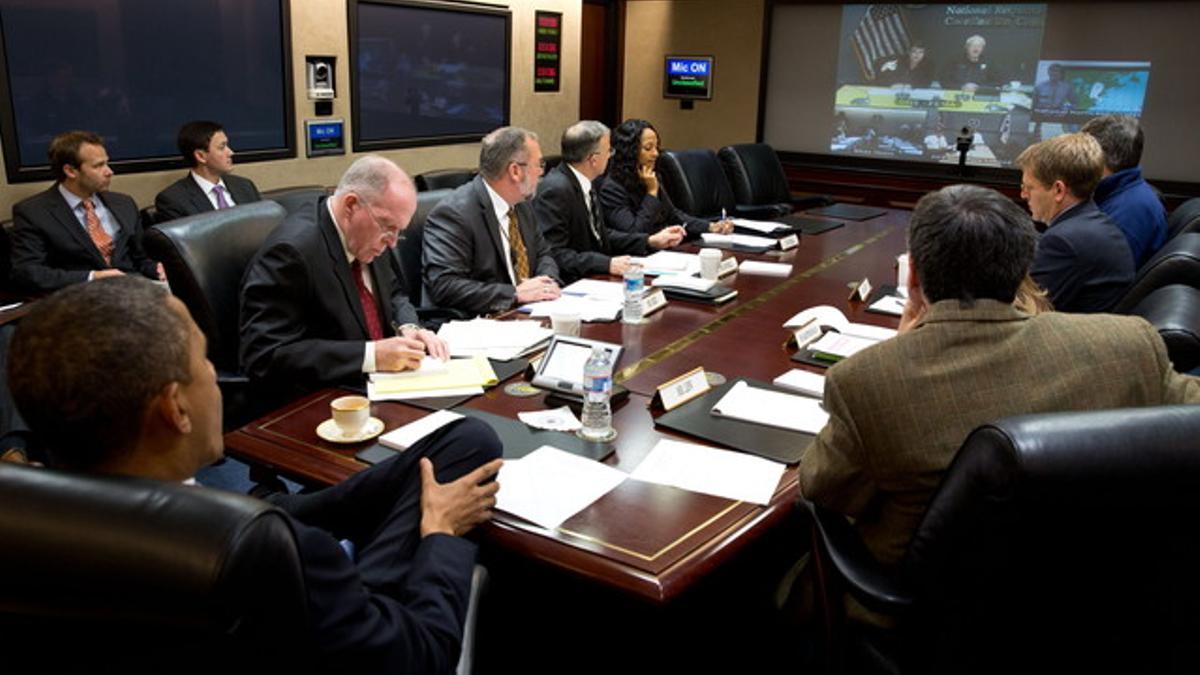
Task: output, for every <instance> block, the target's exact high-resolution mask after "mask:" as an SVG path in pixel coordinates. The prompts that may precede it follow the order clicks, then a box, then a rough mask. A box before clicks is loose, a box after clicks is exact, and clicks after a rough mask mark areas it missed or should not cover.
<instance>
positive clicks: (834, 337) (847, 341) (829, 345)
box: [808, 333, 876, 359]
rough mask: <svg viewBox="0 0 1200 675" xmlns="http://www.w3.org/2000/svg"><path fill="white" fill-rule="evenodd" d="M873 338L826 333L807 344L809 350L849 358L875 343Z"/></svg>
mask: <svg viewBox="0 0 1200 675" xmlns="http://www.w3.org/2000/svg"><path fill="white" fill-rule="evenodd" d="M875 343H876V341H875V340H871V339H868V338H861V337H858V336H857V335H842V334H841V333H826V334H825V335H823V336H822V337H821V339H820V340H817V341H816V342H813V343H811V344H809V345H808V349H809V351H814V352H821V353H823V354H832V355H833V356H836V357H838V358H842V359H845V358H849V357H851V356H854V355H855V354H857V353H859V352H861V351H862V350H864V349H866V348H867V347H870V346H871V345H873V344H875Z"/></svg>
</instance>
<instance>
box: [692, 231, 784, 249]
mask: <svg viewBox="0 0 1200 675" xmlns="http://www.w3.org/2000/svg"><path fill="white" fill-rule="evenodd" d="M700 237H701V238H702V239H703V240H704V243H706V244H729V245H736V246H755V247H761V246H767V247H774V246H776V245H777V244H778V243H779V242H778V241H777V240H775V239H771V238H769V237H756V236H754V235H752V234H720V233H718V232H705V233H703V234H701V235H700Z"/></svg>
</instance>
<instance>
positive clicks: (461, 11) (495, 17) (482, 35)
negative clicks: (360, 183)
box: [350, 0, 510, 150]
mask: <svg viewBox="0 0 1200 675" xmlns="http://www.w3.org/2000/svg"><path fill="white" fill-rule="evenodd" d="M351 12H352V16H353V19H352V26H351V43H350V49H351V57H350V58H351V64H352V70H353V73H352V74H353V77H352V80H353V82H352V85H351V86H352V88H353V100H354V106H353V109H354V115H355V123H354V125H353V129H354V137H355V138H354V141H355V149H356V150H357V149H371V148H388V147H403V146H405V145H424V144H428V143H431V142H434V141H441V142H445V141H447V140H478V139H479V138H481V137H483V135H484V134H486V133H487V132H489V131H491V130H492V129H495V128H496V127H499V126H504V125H506V124H508V90H509V86H508V82H509V79H508V78H509V40H510V14H509V12H508V10H507V9H503V8H496V9H492V8H487V7H479V6H472V7H464V6H462V5H457V6H454V5H449V4H445V5H443V4H435V3H412V4H408V3H404V2H367V1H364V0H358V1H357V2H354V3H353V5H352V9H351Z"/></svg>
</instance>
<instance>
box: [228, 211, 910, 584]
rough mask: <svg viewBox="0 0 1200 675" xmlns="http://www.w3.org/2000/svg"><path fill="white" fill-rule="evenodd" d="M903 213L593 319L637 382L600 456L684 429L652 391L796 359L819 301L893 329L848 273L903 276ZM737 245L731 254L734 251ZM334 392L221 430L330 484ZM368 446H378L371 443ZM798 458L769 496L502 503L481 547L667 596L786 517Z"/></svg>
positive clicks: (876, 278) (533, 402)
mask: <svg viewBox="0 0 1200 675" xmlns="http://www.w3.org/2000/svg"><path fill="white" fill-rule="evenodd" d="M907 224H908V213H907V212H904V211H889V212H888V213H887V214H886V215H884V216H880V217H877V218H874V219H871V220H868V221H865V222H847V223H846V225H845V227H842V228H839V229H836V230H832V231H829V232H826V233H824V234H820V235H815V236H810V237H802V239H801V244H800V246H799V248H797V249H793V250H792V251H788V252H786V253H782V254H781V253H778V252H777V253H774V254H762V255H748V254H741V253H738V254H735V255H736V256H737V257H738V258H739V259H745V258H749V259H757V260H766V261H778V262H789V263H791V264H792V271H791V274H790V276H788V277H787V278H778V277H768V276H756V275H746V274H738V275H735V276H733V277H726V278H725V279H724V280H723V283H726V284H728V285H731V286H733V287H734V288H736V289H737V290H738V297H737V298H736V299H735V300H733V301H731V302H729V303H726V304H724V305H719V306H715V307H714V306H706V305H699V304H693V303H687V302H682V301H671V302H670V303H669V305H668V306H667V307H666V308H665V309H664V310H662V311H660V312H658V313H656V314H654V315H652V316H651V317H650V318H649V319H648V321H647V322H646V323H644V324H641V325H625V324H622V323H619V322H615V323H606V324H605V323H598V324H585V326H584V330H583V334H584V337H589V338H594V339H598V340H605V341H610V342H621V343H622V344H624V345H625V355H624V356H623V357H622V364H623V365H622V367H621V368H620V369H619V370H618V372H617V373H616V379H617V380H618V381H621V382H623V383H624V385H625V386H626V387H628V388H629V389H630V390H631V395H630V397H629V399H628V400H627V401H625V402H624V403H623V404H621V405H620V406H618V407H617V408H616V409H615V410H614V420H613V423H614V426H615V427H616V429H617V430H618V432H619V436H618V438H617V440H616V441H615V442H614V453H613V454H612V455H611V456H610V457H609V458H607V459H606V460H605V461H606V462H608V463H610V464H613V465H615V466H616V467H617V468H619V469H621V470H623V471H627V472H629V471H632V470H633V469H634V468H635V467H636V466H637V465H638V464H639V463H640V462H641V461H642V459H643V458H644V457H645V456H646V454H647V453H648V452H649V451H650V450H651V448H653V446H654V445H655V443H656V442H657V441H658V440H659V439H660V438H664V437H676V438H677V437H679V436H678V435H676V434H673V433H672V432H669V431H667V430H665V429H662V430H660V429H657V428H656V427H655V425H654V414H653V413H652V412H651V410H650V407H649V403H650V397H651V396H652V394H653V393H654V391H655V388H656V387H657V386H658V385H659V384H662V383H663V382H665V381H667V380H669V379H671V378H673V377H676V376H678V375H680V374H682V373H684V372H687V371H688V370H691V369H692V368H695V367H697V366H704V367H705V369H706V370H709V371H715V372H719V373H721V374H723V375H724V376H726V377H728V378H731V379H732V378H734V377H740V376H746V377H751V378H755V379H760V380H767V381H770V380H771V379H773V378H774V377H776V376H778V375H780V374H781V373H783V372H785V371H787V370H788V369H789V368H793V367H802V366H800V365H799V364H797V363H795V362H793V361H790V359H789V357H790V355H791V352H792V351H794V348H790V347H788V346H787V344H786V343H787V338H788V337H789V333H788V331H787V330H785V329H783V328H782V324H783V323H784V321H785V320H786V319H788V318H789V317H790V316H792V315H793V314H795V313H796V312H798V311H800V310H802V309H805V308H808V307H811V306H814V305H820V304H829V305H833V306H835V307H838V308H839V309H841V310H842V311H844V312H845V313H846V315H847V316H848V317H849V318H850V320H851V321H860V322H866V323H875V324H879V325H885V326H891V327H894V326H895V325H896V323H897V320H896V319H895V318H892V317H888V316H883V315H878V314H872V313H867V312H865V309H866V307H865V303H862V302H849V301H848V300H847V298H848V296H849V292H850V291H849V288H848V286H847V285H848V283H850V282H854V281H858V280H861V279H862V278H863V277H868V276H869V277H870V279H871V281H872V283H873V285H875V286H879V285H882V284H885V283H894V281H895V271H894V269H893V267H894V261H895V257H896V256H897V255H898V254H900V253H902V252H903V251H904V248H905V234H906V231H907ZM727 255H728V253H727ZM342 393H344V392H342V391H339V390H336V389H330V390H325V391H320V392H316V393H314V394H312V395H310V396H308V397H306V398H304V399H301V400H299V401H296V402H295V403H293V404H291V405H289V406H287V407H285V408H283V409H281V410H279V411H277V412H275V413H273V414H271V415H267V416H265V417H263V418H262V419H259V420H256V421H255V422H253V423H251V424H248V425H246V426H245V427H242V428H241V429H238V430H236V431H233V432H231V433H229V434H227V435H226V437H225V443H226V447H227V449H228V451H229V453H230V454H231V455H233V456H235V457H238V458H240V459H243V460H245V461H247V462H250V463H252V464H255V465H261V466H265V467H268V468H271V469H273V470H275V471H278V472H280V473H282V474H283V475H286V476H288V477H291V478H293V479H296V480H299V481H301V482H303V483H307V484H310V485H323V484H331V483H335V482H337V481H340V480H342V479H344V478H346V477H347V476H349V475H351V474H353V473H354V472H356V471H359V470H361V469H363V468H365V465H364V464H362V463H360V462H359V461H358V460H356V459H355V458H354V453H355V452H357V451H359V450H361V449H362V448H363V447H364V446H363V445H359V446H349V447H347V446H340V445H335V444H330V443H327V442H325V441H322V440H321V439H319V438H318V437H317V436H316V433H315V428H316V426H317V424H319V423H320V422H321V421H323V420H324V419H326V418H327V416H328V410H329V406H328V403H329V401H330V400H331V399H332V398H333V397H335V396H338V395H341V394H342ZM543 399H544V395H538V396H535V397H529V398H519V397H515V396H511V395H509V394H506V393H505V392H504V391H503V386H499V387H494V388H492V389H491V390H489V391H488V392H486V393H485V394H484V395H482V396H478V397H475V398H473V399H471V400H470V401H468V402H467V403H465V404H464V405H465V407H468V408H472V409H476V410H482V411H487V412H490V413H494V414H498V415H502V416H505V417H511V418H515V416H516V414H517V413H518V412H520V411H525V410H539V409H543V408H544V407H545V404H544V400H543ZM372 414H373V415H375V416H376V417H379V418H380V419H382V420H383V421H384V423H385V425H386V428H387V429H389V430H390V429H393V428H395V427H397V426H400V425H402V424H406V423H408V422H411V421H413V420H415V419H418V418H420V417H422V416H424V415H426V414H428V413H427V411H425V410H422V409H420V408H417V407H414V406H411V405H406V404H403V403H394V402H383V403H375V404H373V405H372ZM365 445H369V443H367V444H365ZM796 489H797V483H796V470H795V467H794V466H793V467H789V469H788V470H787V471H786V472H785V474H784V477H783V479H782V480H781V481H780V484H779V486H778V487H777V488H776V490H775V493H774V496H773V498H772V500H771V502H770V504H768V505H767V506H759V505H755V504H749V503H745V502H739V501H733V500H729V499H723V498H719V497H713V496H708V495H703V494H698V493H693V492H688V491H685V490H680V489H677V488H673V487H668V486H662V485H656V484H649V483H643V482H640V481H625V482H624V483H622V484H621V485H620V486H619V487H618V488H617V489H615V490H613V491H612V492H610V493H609V494H607V495H605V496H604V497H602V498H601V499H600V500H598V501H597V502H595V503H594V504H592V505H591V506H589V507H588V508H586V509H584V510H583V511H582V512H580V513H579V514H577V515H575V516H574V517H572V518H571V519H569V520H567V521H566V522H565V523H563V525H562V526H561V527H559V528H558V529H556V530H553V531H547V530H545V529H543V528H540V527H538V526H536V525H533V524H531V523H528V522H526V521H524V520H522V519H520V518H517V517H514V516H511V515H508V514H505V513H497V515H496V517H495V519H494V520H493V521H492V523H491V524H490V525H489V526H488V527H486V528H484V531H483V536H484V543H485V546H497V547H501V548H502V549H503V550H505V551H507V552H510V553H515V554H516V555H519V556H523V557H528V558H532V559H536V560H539V561H542V562H544V563H546V564H547V565H549V566H551V567H553V568H556V569H559V570H562V571H564V572H566V573H568V574H570V575H574V576H576V577H582V578H585V579H589V580H592V581H594V582H595V583H596V584H599V585H601V586H602V587H609V588H615V589H620V590H621V591H625V592H627V593H629V594H632V595H633V596H637V597H641V598H643V599H646V600H649V601H651V602H653V603H664V602H668V601H670V600H672V599H673V598H675V597H678V596H679V595H680V594H681V593H683V592H684V591H685V590H687V589H688V588H689V587H691V586H693V585H694V584H695V583H696V582H698V581H699V580H700V579H702V578H704V577H705V576H706V575H707V574H709V573H710V572H711V571H712V570H714V569H716V568H718V567H719V566H720V565H722V564H723V563H724V562H726V561H728V560H729V559H731V558H733V557H734V556H736V555H737V554H738V553H739V552H740V551H741V550H743V549H744V548H745V547H746V546H747V545H748V544H750V543H751V542H753V541H754V540H755V539H756V538H758V537H760V536H762V535H763V533H765V532H767V531H768V530H769V529H770V528H772V527H773V526H775V525H777V524H778V523H780V522H782V521H783V520H784V519H785V518H786V517H787V515H788V514H789V513H790V512H791V510H792V508H793V501H794V498H795V494H796Z"/></svg>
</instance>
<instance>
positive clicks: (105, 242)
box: [83, 199, 113, 265]
mask: <svg viewBox="0 0 1200 675" xmlns="http://www.w3.org/2000/svg"><path fill="white" fill-rule="evenodd" d="M83 218H84V220H86V221H87V231H88V236H89V237H91V238H92V243H93V244H95V245H96V248H97V249H99V250H100V255H102V256H104V262H105V263H106V264H109V265H111V264H112V252H113V240H112V237H111V236H110V235H109V234H108V233H107V232H105V231H104V226H103V225H101V224H100V216H97V215H96V205H95V204H93V203H92V200H90V199H85V200H83Z"/></svg>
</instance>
